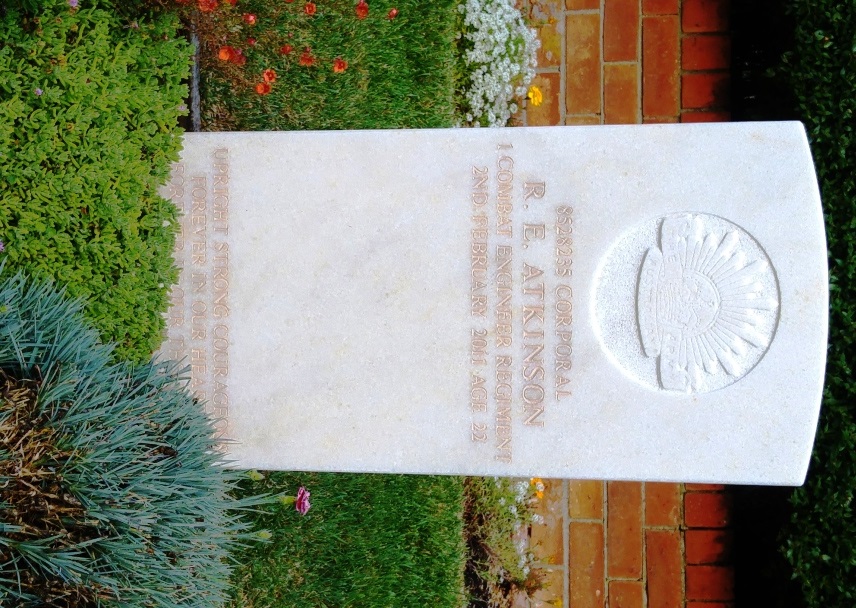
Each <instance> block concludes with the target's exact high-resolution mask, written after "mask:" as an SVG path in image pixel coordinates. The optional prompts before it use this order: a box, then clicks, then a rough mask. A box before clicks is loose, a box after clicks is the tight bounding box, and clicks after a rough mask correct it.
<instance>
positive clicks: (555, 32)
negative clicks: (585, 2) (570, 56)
mask: <svg viewBox="0 0 856 608" xmlns="http://www.w3.org/2000/svg"><path fill="white" fill-rule="evenodd" d="M560 27H561V26H560V23H559V21H558V20H557V19H556V18H555V17H554V16H553V15H552V14H549V17H548V18H546V21H544V22H543V24H541V25H539V26H538V40H540V41H541V46H539V47H538V67H541V68H546V67H559V65H560V64H561V63H562V46H564V40H563V36H562V32H561V31H559V28H560Z"/></svg>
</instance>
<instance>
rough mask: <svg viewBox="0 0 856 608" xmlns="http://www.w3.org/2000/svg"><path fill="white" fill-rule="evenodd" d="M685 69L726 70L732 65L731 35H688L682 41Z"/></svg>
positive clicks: (682, 61) (682, 57)
mask: <svg viewBox="0 0 856 608" xmlns="http://www.w3.org/2000/svg"><path fill="white" fill-rule="evenodd" d="M681 65H682V67H683V69H684V70H726V69H728V67H729V66H730V65H731V37H730V36H725V35H721V34H713V35H708V36H701V35H700V36H686V37H684V39H683V41H682V42H681Z"/></svg>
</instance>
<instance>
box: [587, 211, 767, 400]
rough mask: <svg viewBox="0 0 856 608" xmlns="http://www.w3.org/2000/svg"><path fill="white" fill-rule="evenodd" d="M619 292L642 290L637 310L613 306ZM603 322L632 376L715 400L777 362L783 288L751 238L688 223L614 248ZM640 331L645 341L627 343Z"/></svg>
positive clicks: (731, 227) (641, 233)
mask: <svg viewBox="0 0 856 608" xmlns="http://www.w3.org/2000/svg"><path fill="white" fill-rule="evenodd" d="M634 283H635V284H634ZM617 289H630V290H632V292H633V294H634V295H635V298H634V301H633V302H632V303H631V302H628V301H627V298H626V297H625V298H623V301H620V302H619V303H618V305H617V306H616V305H614V304H611V303H610V302H609V292H612V294H613V296H614V295H615V290H617ZM595 313H596V317H597V319H598V322H599V325H600V327H599V330H600V337H601V340H602V341H603V343H604V346H605V347H606V348H607V349H608V351H609V352H610V353H611V354H612V355H613V357H615V359H616V360H617V362H618V364H619V365H620V366H621V367H622V368H623V369H625V371H627V372H629V373H630V375H632V376H635V377H636V378H637V379H638V380H640V381H642V382H644V383H646V384H649V385H651V386H652V387H654V388H659V389H662V390H669V391H680V392H691V393H693V392H708V391H713V390H717V389H719V388H723V387H725V386H728V385H729V384H732V383H733V382H736V381H737V380H739V379H740V378H742V377H743V376H745V375H746V374H747V373H749V371H750V370H751V369H752V368H753V367H755V365H756V364H757V363H758V361H760V360H761V358H762V357H763V356H764V353H766V352H767V349H768V348H769V346H770V343H771V341H772V339H773V335H774V334H775V330H776V325H777V323H778V318H779V287H778V282H777V280H776V275H775V272H774V271H773V267H772V265H771V263H770V260H769V258H768V257H767V254H766V253H765V252H764V250H763V249H762V248H761V246H760V245H759V244H758V243H757V242H756V241H755V239H754V238H752V237H751V236H750V235H749V234H748V233H747V232H746V231H745V230H743V229H742V228H740V227H739V226H736V225H735V224H732V223H731V222H729V221H727V220H724V219H722V218H719V217H716V216H713V215H707V214H698V213H682V214H675V215H669V216H666V217H663V218H660V219H658V220H656V221H655V222H654V223H653V225H648V226H646V227H642V228H640V229H638V230H636V231H634V232H632V233H630V234H629V235H627V236H625V237H624V238H622V239H621V240H620V241H619V242H618V243H617V244H616V246H615V247H613V249H612V250H611V251H610V254H609V255H608V256H607V259H606V262H605V264H604V266H603V268H602V271H601V273H600V276H599V277H598V285H597V289H596V290H595ZM628 315H629V316H630V317H631V318H629V319H628V318H627V316H628ZM631 325H632V326H633V328H634V329H635V332H634V333H635V334H636V336H635V340H634V339H628V338H627V337H626V336H620V335H619V332H620V331H621V329H620V328H624V329H625V330H626V329H628V328H629V327H628V326H631Z"/></svg>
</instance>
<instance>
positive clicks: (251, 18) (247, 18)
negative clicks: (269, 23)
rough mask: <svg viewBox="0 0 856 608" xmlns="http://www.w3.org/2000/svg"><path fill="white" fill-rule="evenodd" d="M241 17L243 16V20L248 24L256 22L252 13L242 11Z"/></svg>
mask: <svg viewBox="0 0 856 608" xmlns="http://www.w3.org/2000/svg"><path fill="white" fill-rule="evenodd" d="M242 18H243V20H244V22H245V23H247V24H249V25H255V24H256V16H255V15H254V14H252V13H244V14H243V16H242Z"/></svg>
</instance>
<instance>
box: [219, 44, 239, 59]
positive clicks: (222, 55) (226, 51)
mask: <svg viewBox="0 0 856 608" xmlns="http://www.w3.org/2000/svg"><path fill="white" fill-rule="evenodd" d="M234 56H235V49H234V48H232V47H231V46H221V47H220V52H219V53H217V57H218V58H219V59H220V61H231V59H232V57H234Z"/></svg>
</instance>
